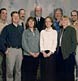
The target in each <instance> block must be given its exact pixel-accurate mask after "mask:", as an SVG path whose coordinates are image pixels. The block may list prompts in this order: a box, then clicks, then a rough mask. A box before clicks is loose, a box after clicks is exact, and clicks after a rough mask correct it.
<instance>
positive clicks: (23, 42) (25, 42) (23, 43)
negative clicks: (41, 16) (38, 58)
mask: <svg viewBox="0 0 78 81" xmlns="http://www.w3.org/2000/svg"><path fill="white" fill-rule="evenodd" d="M22 48H23V50H24V51H25V52H27V53H29V52H30V50H29V47H28V44H27V33H26V31H24V32H23V35H22Z"/></svg>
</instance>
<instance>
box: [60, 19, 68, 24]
mask: <svg viewBox="0 0 78 81" xmlns="http://www.w3.org/2000/svg"><path fill="white" fill-rule="evenodd" d="M68 23H69V20H68V18H62V21H61V24H62V25H63V26H67V25H68Z"/></svg>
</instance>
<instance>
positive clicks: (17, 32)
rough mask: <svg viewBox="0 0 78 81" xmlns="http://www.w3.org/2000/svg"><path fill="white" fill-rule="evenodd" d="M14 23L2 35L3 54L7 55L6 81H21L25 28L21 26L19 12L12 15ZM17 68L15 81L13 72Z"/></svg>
mask: <svg viewBox="0 0 78 81" xmlns="http://www.w3.org/2000/svg"><path fill="white" fill-rule="evenodd" d="M11 20H12V23H11V24H9V25H7V26H6V27H5V28H4V29H3V31H2V34H1V37H2V39H3V45H2V48H3V52H4V53H5V54H6V70H7V71H6V80H7V81H21V64H22V49H21V48H22V46H21V44H22V43H21V42H22V33H23V30H24V28H23V27H22V26H19V25H18V23H19V14H18V12H17V11H13V12H12V13H11ZM14 68H15V79H14V78H13V70H14Z"/></svg>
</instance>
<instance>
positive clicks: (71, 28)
mask: <svg viewBox="0 0 78 81" xmlns="http://www.w3.org/2000/svg"><path fill="white" fill-rule="evenodd" d="M67 29H69V30H71V31H76V30H75V28H74V27H73V26H68V27H67Z"/></svg>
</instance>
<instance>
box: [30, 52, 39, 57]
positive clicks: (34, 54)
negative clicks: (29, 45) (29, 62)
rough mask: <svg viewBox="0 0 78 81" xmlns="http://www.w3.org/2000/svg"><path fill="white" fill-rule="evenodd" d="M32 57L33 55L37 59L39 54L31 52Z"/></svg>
mask: <svg viewBox="0 0 78 81" xmlns="http://www.w3.org/2000/svg"><path fill="white" fill-rule="evenodd" d="M30 55H31V56H32V57H34V58H36V57H38V55H39V53H32V52H30Z"/></svg>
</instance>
